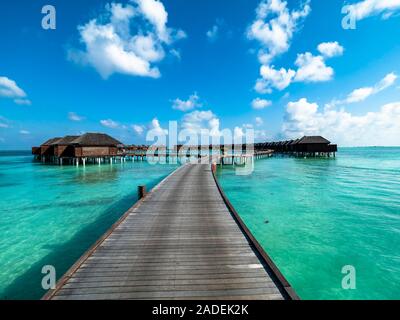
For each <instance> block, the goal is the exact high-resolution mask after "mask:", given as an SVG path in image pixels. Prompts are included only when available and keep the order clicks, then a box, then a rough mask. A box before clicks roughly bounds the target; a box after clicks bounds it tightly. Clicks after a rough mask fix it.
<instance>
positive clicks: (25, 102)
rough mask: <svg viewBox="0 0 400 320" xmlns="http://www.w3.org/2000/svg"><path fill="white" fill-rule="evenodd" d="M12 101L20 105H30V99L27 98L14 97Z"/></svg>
mask: <svg viewBox="0 0 400 320" xmlns="http://www.w3.org/2000/svg"><path fill="white" fill-rule="evenodd" d="M14 102H15V103H16V104H19V105H21V106H30V105H32V101H31V100H29V99H14Z"/></svg>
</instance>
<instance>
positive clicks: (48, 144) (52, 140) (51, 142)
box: [41, 137, 62, 146]
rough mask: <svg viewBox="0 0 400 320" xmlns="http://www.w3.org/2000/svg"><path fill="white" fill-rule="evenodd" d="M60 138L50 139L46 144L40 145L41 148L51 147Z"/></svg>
mask: <svg viewBox="0 0 400 320" xmlns="http://www.w3.org/2000/svg"><path fill="white" fill-rule="evenodd" d="M60 139H62V138H60V137H58V138H51V139H49V140H47V141H46V142H44V143H42V144H41V145H42V146H51V145H53V144H54V143H55V142H57V141H58V140H60Z"/></svg>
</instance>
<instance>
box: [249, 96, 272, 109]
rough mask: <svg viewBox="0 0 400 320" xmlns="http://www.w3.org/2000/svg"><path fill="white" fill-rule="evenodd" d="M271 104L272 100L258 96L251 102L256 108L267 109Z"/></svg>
mask: <svg viewBox="0 0 400 320" xmlns="http://www.w3.org/2000/svg"><path fill="white" fill-rule="evenodd" d="M271 104H272V102H271V101H269V100H265V99H260V98H256V99H254V100H253V101H252V102H251V106H252V107H253V109H256V110H261V109H265V108H267V107H269V106H270V105H271Z"/></svg>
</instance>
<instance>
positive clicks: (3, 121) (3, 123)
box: [0, 116, 10, 129]
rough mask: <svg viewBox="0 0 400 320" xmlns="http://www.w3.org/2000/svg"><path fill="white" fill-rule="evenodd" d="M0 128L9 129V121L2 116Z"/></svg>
mask: <svg viewBox="0 0 400 320" xmlns="http://www.w3.org/2000/svg"><path fill="white" fill-rule="evenodd" d="M0 128H2V129H7V128H10V120H8V119H7V118H5V117H3V116H0Z"/></svg>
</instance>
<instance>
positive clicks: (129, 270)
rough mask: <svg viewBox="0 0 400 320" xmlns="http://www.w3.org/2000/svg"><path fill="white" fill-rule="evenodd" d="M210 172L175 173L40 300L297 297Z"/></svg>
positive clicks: (198, 167)
mask: <svg viewBox="0 0 400 320" xmlns="http://www.w3.org/2000/svg"><path fill="white" fill-rule="evenodd" d="M211 167H213V168H214V167H215V166H210V165H209V164H186V165H183V166H181V167H180V168H178V169H177V170H175V171H174V172H173V173H172V174H171V175H169V176H168V177H167V178H166V179H164V180H163V181H162V182H161V183H160V184H158V185H157V186H156V187H155V188H154V189H153V190H152V191H151V192H150V193H148V194H147V195H146V196H144V198H142V199H141V200H139V201H138V203H137V204H136V205H134V206H133V207H132V208H131V209H129V210H128V211H127V212H126V213H125V214H124V215H123V217H121V219H120V220H119V221H118V222H116V223H115V224H114V226H112V228H111V229H110V230H109V231H108V232H106V234H105V235H104V236H103V237H102V238H101V239H99V240H98V241H97V242H96V243H95V244H94V245H93V247H92V248H91V249H89V250H88V251H87V252H86V253H85V254H84V255H83V256H82V257H81V258H80V259H79V261H77V262H76V263H75V264H74V265H73V266H72V267H71V269H70V270H69V271H68V272H67V273H66V274H65V275H64V276H63V277H62V278H61V279H60V280H59V282H58V283H57V286H56V288H55V289H54V290H50V291H49V292H48V293H47V294H46V295H45V296H44V297H43V299H46V300H47V299H55V300H63V299H73V300H80V299H90V300H93V299H168V300H170V299H172V300H174V299H178V300H181V299H196V300H197V299H211V300H214V299H239V300H241V299H243V300H244V299H254V300H264V299H266V300H268V299H298V296H297V295H296V293H295V292H294V290H293V289H292V287H291V286H290V284H289V283H288V282H287V281H286V279H285V278H284V276H283V275H282V274H281V273H280V272H279V270H278V268H277V267H276V266H275V265H274V263H273V262H272V260H271V259H270V258H269V256H268V255H267V254H266V252H265V251H264V250H263V249H262V247H261V246H260V245H259V243H258V242H257V241H256V240H255V238H254V237H253V236H252V235H251V233H250V231H249V230H248V229H247V227H246V226H245V225H244V223H243V222H242V220H241V219H240V217H239V216H238V214H237V212H236V211H235V209H234V208H233V206H232V205H231V204H230V202H229V200H228V199H227V198H226V196H225V195H224V193H223V191H222V189H221V188H220V186H219V184H218V181H217V180H216V178H215V174H214V172H213V170H212V169H211ZM141 191H142V192H143V190H141Z"/></svg>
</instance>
